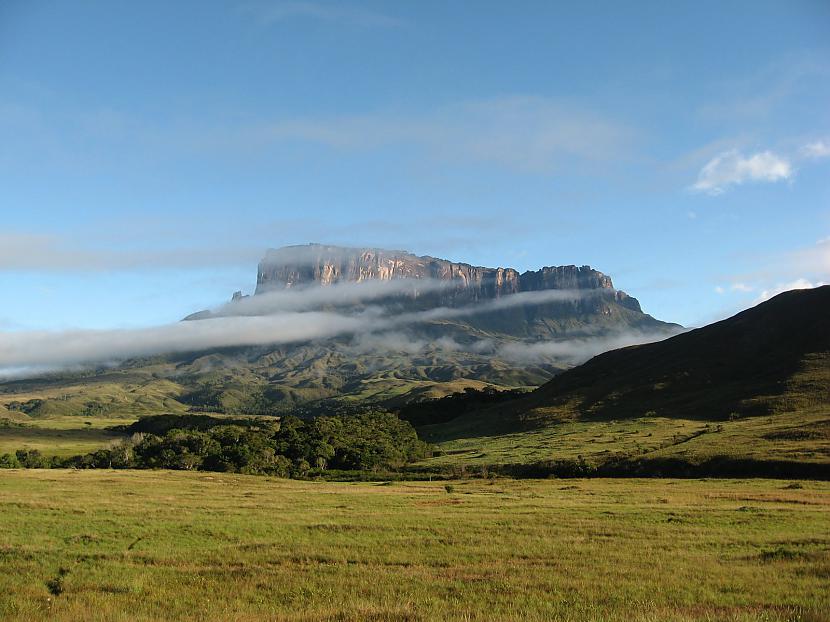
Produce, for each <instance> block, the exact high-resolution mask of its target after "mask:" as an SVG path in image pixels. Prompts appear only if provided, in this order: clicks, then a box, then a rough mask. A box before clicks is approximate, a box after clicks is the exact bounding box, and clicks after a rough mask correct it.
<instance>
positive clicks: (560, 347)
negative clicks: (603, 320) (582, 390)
mask: <svg viewBox="0 0 830 622" xmlns="http://www.w3.org/2000/svg"><path fill="white" fill-rule="evenodd" d="M680 332H682V330H681V329H678V330H677V331H676V333H675V334H677V333H680ZM669 336H670V335H667V334H666V333H664V332H661V333H649V332H640V331H623V332H616V333H613V334H609V335H602V336H599V335H598V336H596V337H585V338H578V339H563V340H557V341H539V342H536V343H526V342H515V343H508V344H504V345H502V346H501V347H499V348H498V350H497V352H496V354H497V355H498V356H499V357H500V358H502V359H504V360H506V361H511V362H513V363H521V364H525V365H527V364H532V363H543V362H547V361H551V360H558V361H567V362H569V363H572V364H579V363H583V362H585V361H587V360H588V359H590V358H593V357H594V356H596V355H598V354H601V353H603V352H607V351H608V350H615V349H617V348H624V347H627V346H633V345H639V344H643V343H652V342H654V341H661V340H663V339H666V338H667V337H669Z"/></svg>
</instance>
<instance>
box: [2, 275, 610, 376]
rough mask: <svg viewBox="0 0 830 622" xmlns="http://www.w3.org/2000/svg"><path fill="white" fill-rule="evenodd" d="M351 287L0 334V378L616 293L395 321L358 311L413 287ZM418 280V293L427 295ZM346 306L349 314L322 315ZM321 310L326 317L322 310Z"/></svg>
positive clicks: (493, 304) (391, 315)
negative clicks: (100, 326) (125, 325)
mask: <svg viewBox="0 0 830 622" xmlns="http://www.w3.org/2000/svg"><path fill="white" fill-rule="evenodd" d="M406 281H407V280H405V279H400V280H398V281H396V282H395V283H386V284H380V283H376V282H370V283H357V284H354V283H349V284H343V285H338V286H329V287H317V288H309V289H305V290H301V291H297V292H284V293H281V294H280V295H273V296H267V295H262V302H261V303H260V302H258V301H257V300H256V299H257V298H260V296H255V297H253V298H251V299H245V300H243V301H241V302H240V303H237V304H238V311H239V312H240V313H264V314H265V315H231V311H232V309H231V308H232V307H233V306H234V305H227V306H226V307H223V308H222V309H221V311H222V312H223V313H225V315H224V316H222V317H215V318H210V319H204V320H195V321H185V322H177V323H175V324H169V325H164V326H157V327H151V328H143V329H132V330H68V331H16V332H5V333H3V332H0V375H4V376H8V375H10V374H11V373H14V374H16V375H20V373H21V372H20V370H25V369H29V370H45V369H55V368H60V367H67V366H76V365H84V364H90V363H114V362H117V361H119V360H124V359H126V358H130V357H136V356H148V355H152V354H163V353H175V352H190V351H200V350H205V349H211V348H219V347H226V346H251V345H263V344H281V343H292V342H300V341H310V340H315V339H327V338H331V337H335V336H338V335H355V336H358V337H359V336H360V335H371V334H376V333H388V332H390V331H400V330H401V329H404V328H406V327H408V326H413V325H417V324H424V323H428V322H433V321H441V320H451V319H453V318H457V317H464V316H469V315H474V314H478V313H486V312H490V311H498V310H502V309H507V308H510V307H513V306H518V305H534V304H545V303H550V302H562V301H572V300H578V299H580V298H583V297H585V296H594V295H600V294H601V293H613V290H602V292H597V291H594V290H586V291H581V290H543V291H533V292H522V293H518V294H512V295H509V296H504V297H503V298H499V299H495V300H490V301H487V302H483V303H477V304H470V305H467V306H463V307H454V308H448V307H441V308H433V309H427V310H424V311H415V312H406V313H396V312H394V310H390V309H387V308H384V307H381V306H358V307H357V309H358V310H357V311H355V310H354V308H355V305H356V303H358V302H360V301H362V300H363V301H372V300H377V299H378V298H382V297H384V296H387V295H390V294H393V293H396V292H405V291H406V288H411V287H413V285H412V283H411V282H409V283H407V282H406ZM435 286H438V285H432V284H430V283H429V282H424V281H421V280H417V283H416V285H415V287H417V288H419V289H420V288H427V289H429V288H431V287H435ZM337 303H347V304H346V307H347V308H346V310H344V311H333V310H329V309H326V308H327V307H329V306H330V305H332V304H334V305H335V306H336V305H337ZM324 309H325V310H324Z"/></svg>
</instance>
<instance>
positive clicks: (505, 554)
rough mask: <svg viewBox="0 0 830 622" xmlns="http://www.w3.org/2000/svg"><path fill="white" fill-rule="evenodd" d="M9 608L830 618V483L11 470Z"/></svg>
mask: <svg viewBox="0 0 830 622" xmlns="http://www.w3.org/2000/svg"><path fill="white" fill-rule="evenodd" d="M0 618H2V619H3V620H40V619H49V620H158V619H167V620H296V621H301V620H302V621H306V620H307V621H311V620H378V621H379V620H407V621H410V620H411V621H415V620H508V621H509V620H528V621H530V620H540V621H541V620H609V621H613V620H642V621H658V620H805V621H811V622H815V621H819V620H830V483H827V482H815V481H803V482H788V481H782V480H725V479H719V480H659V479H648V480H636V479H616V480H607V479H590V480H583V479H571V480H521V481H517V480H508V479H490V480H486V479H485V480H482V479H476V480H462V481H454V482H428V481H422V482H395V483H388V482H377V483H334V482H317V481H292V480H282V479H276V478H269V477H262V476H244V475H231V474H217V473H197V472H180V471H179V472H172V471H110V470H89V471H83V470H77V471H74V470H6V471H3V472H2V473H0Z"/></svg>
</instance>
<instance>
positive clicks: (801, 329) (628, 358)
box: [419, 286, 830, 477]
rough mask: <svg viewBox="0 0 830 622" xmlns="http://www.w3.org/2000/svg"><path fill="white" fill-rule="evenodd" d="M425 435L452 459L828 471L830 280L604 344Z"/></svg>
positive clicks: (614, 470)
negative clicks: (615, 346)
mask: <svg viewBox="0 0 830 622" xmlns="http://www.w3.org/2000/svg"><path fill="white" fill-rule="evenodd" d="M419 433H420V434H421V435H422V437H424V438H425V439H426V440H429V441H430V442H435V443H438V444H439V447H440V449H441V450H442V452H443V453H442V455H440V456H438V457H437V458H436V459H434V460H433V463H440V464H441V465H445V466H458V465H463V466H465V467H468V466H474V465H485V464H486V465H488V466H489V467H493V466H498V465H502V466H505V465H506V466H508V467H510V466H511V465H513V467H515V466H517V465H523V466H521V467H520V469H519V470H515V469H514V470H512V471H511V470H510V469H506V472H524V471H522V470H521V469H524V468H525V467H527V466H528V465H531V466H532V467H533V469H535V470H533V469H532V470H531V471H530V472H533V473H535V474H537V475H541V474H545V473H554V474H561V473H563V472H564V473H567V472H570V471H569V470H568V469H571V466H572V464H571V463H569V465H570V466H567V468H565V469H564V470H563V469H562V467H561V465H559V466H556V463H557V461H560V462H561V461H563V460H564V461H566V462H567V461H572V463H576V464H577V465H578V466H579V465H581V464H582V461H583V460H585V461H587V463H588V464H590V465H593V467H595V468H597V469H598V470H597V471H596V472H598V473H605V474H619V473H643V474H656V473H663V474H667V473H668V474H675V475H683V474H686V475H725V474H732V475H752V474H754V475H760V474H764V475H767V476H770V475H774V476H785V475H793V476H796V475H798V476H802V475H804V476H810V477H812V476H815V477H819V476H820V477H830V286H825V287H821V288H816V289H812V290H799V291H790V292H786V293H784V294H780V295H779V296H776V297H775V298H773V299H772V300H769V301H767V302H764V303H762V304H760V305H758V306H756V307H754V308H752V309H748V310H747V311H744V312H742V313H739V314H738V315H735V316H734V317H731V318H729V319H727V320H723V321H722V322H717V323H715V324H712V325H710V326H706V327H704V328H700V329H697V330H693V331H689V332H687V333H684V334H682V335H678V336H675V337H671V338H669V339H666V340H664V341H660V342H657V343H651V344H645V345H640V346H632V347H628V348H622V349H619V350H613V351H610V352H606V353H604V354H601V355H599V356H596V357H594V358H593V359H591V360H590V361H588V362H587V363H584V364H583V365H580V366H579V367H576V368H573V369H571V370H569V371H566V372H564V373H562V374H560V375H559V376H556V377H554V378H553V379H552V380H550V381H548V382H547V383H546V384H544V385H543V386H541V387H540V388H539V389H537V390H536V391H534V392H533V393H531V394H529V395H527V396H525V397H519V398H516V399H511V400H506V401H502V402H500V403H498V404H496V405H495V406H492V407H489V408H478V409H470V410H468V411H466V412H464V414H462V415H461V416H458V417H456V418H455V419H452V420H450V421H447V422H445V423H437V422H436V424H433V425H422V426H421V427H420V428H419ZM537 467H538V468H537ZM593 467H592V468H593ZM580 468H581V467H580Z"/></svg>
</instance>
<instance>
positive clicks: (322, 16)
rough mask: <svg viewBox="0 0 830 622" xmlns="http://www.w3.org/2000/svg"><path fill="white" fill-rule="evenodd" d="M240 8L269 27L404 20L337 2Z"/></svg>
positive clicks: (390, 24) (293, 0)
mask: <svg viewBox="0 0 830 622" xmlns="http://www.w3.org/2000/svg"><path fill="white" fill-rule="evenodd" d="M243 9H244V10H245V12H246V13H248V14H250V15H252V16H254V17H255V18H256V19H257V20H259V21H260V22H261V23H263V24H265V25H268V26H270V25H272V24H275V23H277V22H282V21H287V20H295V19H310V20H318V21H324V22H332V23H340V24H350V25H353V26H360V27H364V28H394V27H397V26H400V25H401V24H402V23H403V22H402V20H400V19H398V18H397V17H392V16H389V15H386V14H383V13H378V12H376V11H371V10H369V9H366V8H363V7H359V6H352V5H348V4H344V3H339V2H306V1H302V0H285V1H283V2H260V3H250V4H247V5H245V6H244V7H243Z"/></svg>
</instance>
